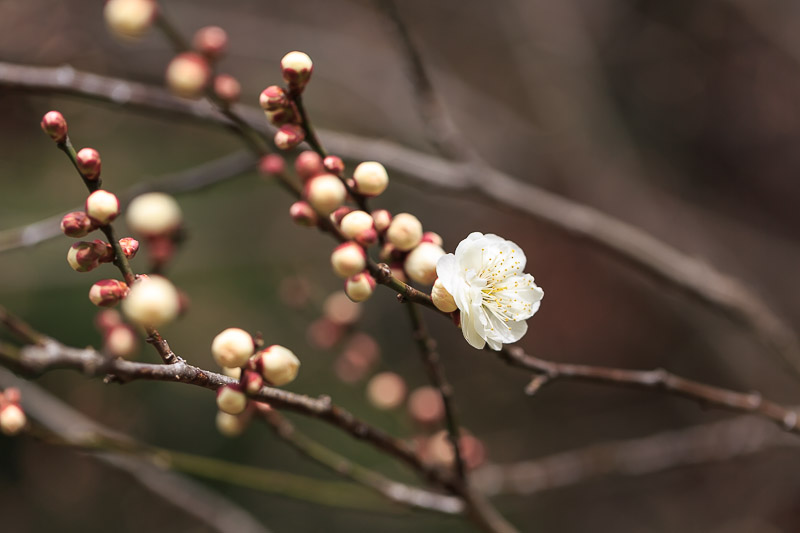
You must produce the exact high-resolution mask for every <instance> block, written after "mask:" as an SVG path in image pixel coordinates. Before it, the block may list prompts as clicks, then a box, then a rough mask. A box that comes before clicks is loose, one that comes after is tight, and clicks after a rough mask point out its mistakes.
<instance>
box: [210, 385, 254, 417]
mask: <svg viewBox="0 0 800 533" xmlns="http://www.w3.org/2000/svg"><path fill="white" fill-rule="evenodd" d="M217 407H218V408H219V410H220V411H222V412H223V413H228V414H229V415H238V414H239V413H242V412H244V410H245V408H246V407H247V396H246V395H245V394H244V392H242V390H241V388H240V387H239V386H238V385H223V386H222V387H220V388H219V389H218V390H217Z"/></svg>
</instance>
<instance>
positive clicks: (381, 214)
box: [372, 209, 392, 233]
mask: <svg viewBox="0 0 800 533" xmlns="http://www.w3.org/2000/svg"><path fill="white" fill-rule="evenodd" d="M372 220H373V221H374V222H375V229H376V230H377V231H378V233H383V232H384V231H386V230H387V229H389V224H391V223H392V214H391V213H390V212H389V211H387V210H386V209H376V210H375V211H373V212H372Z"/></svg>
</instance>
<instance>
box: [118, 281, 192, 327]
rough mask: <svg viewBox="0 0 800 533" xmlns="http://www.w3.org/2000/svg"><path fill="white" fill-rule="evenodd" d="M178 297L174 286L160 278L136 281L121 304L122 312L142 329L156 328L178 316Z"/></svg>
mask: <svg viewBox="0 0 800 533" xmlns="http://www.w3.org/2000/svg"><path fill="white" fill-rule="evenodd" d="M179 310H180V296H179V295H178V290H177V289H176V288H175V286H174V285H173V284H172V283H170V281H169V280H167V279H166V278H163V277H161V276H149V277H148V278H147V279H140V280H137V282H136V283H134V284H133V287H131V290H130V292H129V293H128V296H127V297H126V298H125V299H124V300H123V302H122V312H123V313H124V314H125V316H127V317H128V319H129V320H131V321H132V322H135V323H136V324H138V325H140V326H143V327H153V328H157V327H159V326H161V325H163V324H166V323H167V322H170V321H172V320H174V319H175V317H176V316H178V311H179Z"/></svg>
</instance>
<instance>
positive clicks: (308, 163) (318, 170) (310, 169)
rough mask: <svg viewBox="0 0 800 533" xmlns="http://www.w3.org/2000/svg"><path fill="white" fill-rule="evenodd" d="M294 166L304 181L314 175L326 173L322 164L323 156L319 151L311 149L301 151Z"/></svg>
mask: <svg viewBox="0 0 800 533" xmlns="http://www.w3.org/2000/svg"><path fill="white" fill-rule="evenodd" d="M294 168H295V170H296V171H297V175H298V176H299V177H300V180H301V181H302V182H303V183H305V182H307V181H308V180H309V179H311V178H313V177H314V176H318V175H320V174H324V173H325V167H323V166H322V158H321V157H320V156H319V154H318V153H316V152H314V151H311V150H306V151H304V152H300V155H298V156H297V159H295V160H294Z"/></svg>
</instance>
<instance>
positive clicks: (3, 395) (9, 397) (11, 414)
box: [0, 388, 28, 436]
mask: <svg viewBox="0 0 800 533" xmlns="http://www.w3.org/2000/svg"><path fill="white" fill-rule="evenodd" d="M27 423H28V419H27V417H26V416H25V412H24V411H23V410H22V407H20V393H19V389H15V388H8V389H6V390H5V391H3V392H0V432H2V433H3V434H4V435H9V436H10V435H17V434H18V433H19V432H20V431H22V430H23V429H24V428H25V425H26V424H27Z"/></svg>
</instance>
